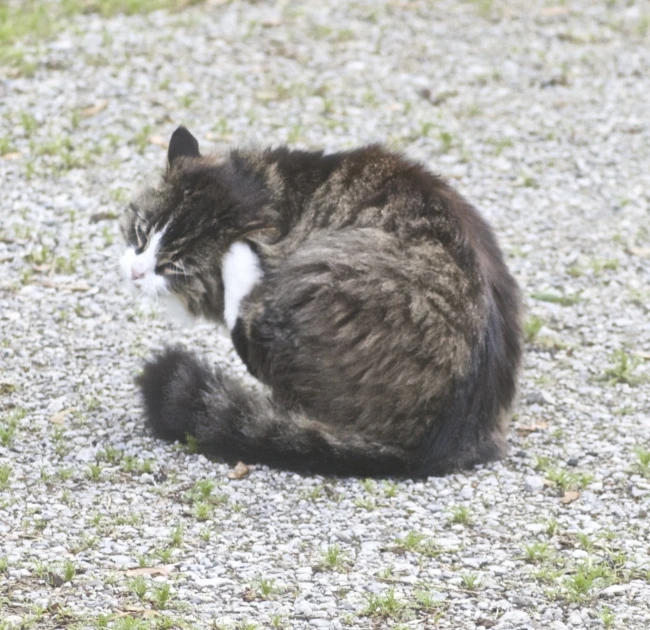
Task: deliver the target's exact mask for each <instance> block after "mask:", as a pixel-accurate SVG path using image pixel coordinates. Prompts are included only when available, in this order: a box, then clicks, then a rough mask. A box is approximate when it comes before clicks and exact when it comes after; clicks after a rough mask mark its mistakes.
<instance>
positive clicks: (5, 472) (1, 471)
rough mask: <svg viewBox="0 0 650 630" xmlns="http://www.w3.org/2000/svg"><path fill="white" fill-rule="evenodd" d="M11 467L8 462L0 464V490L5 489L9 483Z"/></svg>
mask: <svg viewBox="0 0 650 630" xmlns="http://www.w3.org/2000/svg"><path fill="white" fill-rule="evenodd" d="M11 473H12V468H11V466H10V465H9V464H0V490H7V489H8V488H9V485H10V481H9V480H10V479H11Z"/></svg>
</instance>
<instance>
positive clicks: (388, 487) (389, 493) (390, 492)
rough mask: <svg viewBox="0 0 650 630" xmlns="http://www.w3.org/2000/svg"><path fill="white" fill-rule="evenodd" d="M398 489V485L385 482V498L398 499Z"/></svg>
mask: <svg viewBox="0 0 650 630" xmlns="http://www.w3.org/2000/svg"><path fill="white" fill-rule="evenodd" d="M398 488H399V486H398V485H397V484H396V483H391V482H390V481H384V496H385V497H386V498H388V499H392V498H394V497H396V496H397V490H398Z"/></svg>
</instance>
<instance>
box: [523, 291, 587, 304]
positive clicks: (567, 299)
mask: <svg viewBox="0 0 650 630" xmlns="http://www.w3.org/2000/svg"><path fill="white" fill-rule="evenodd" d="M531 297H532V298H533V300H538V301H539V302H550V303H551V304H559V305H560V306H573V305H575V304H577V303H578V302H580V297H579V296H577V295H557V294H555V293H545V292H538V293H533V294H532V295H531Z"/></svg>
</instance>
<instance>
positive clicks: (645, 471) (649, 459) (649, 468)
mask: <svg viewBox="0 0 650 630" xmlns="http://www.w3.org/2000/svg"><path fill="white" fill-rule="evenodd" d="M634 452H635V453H636V456H637V462H636V468H637V470H638V471H639V473H641V474H642V475H643V476H644V477H650V451H649V450H646V449H644V448H641V447H640V446H639V447H638V448H637V449H636V450H635V451H634Z"/></svg>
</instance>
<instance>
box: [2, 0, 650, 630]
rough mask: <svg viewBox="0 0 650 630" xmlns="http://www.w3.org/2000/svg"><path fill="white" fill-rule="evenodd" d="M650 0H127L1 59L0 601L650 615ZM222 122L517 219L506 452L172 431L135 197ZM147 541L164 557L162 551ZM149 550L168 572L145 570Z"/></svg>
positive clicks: (263, 618)
mask: <svg viewBox="0 0 650 630" xmlns="http://www.w3.org/2000/svg"><path fill="white" fill-rule="evenodd" d="M649 19H650V5H649V4H648V2H640V1H637V2H634V0H630V1H626V2H616V1H610V2H605V1H598V2H595V1H594V0H575V1H574V0H570V1H568V2H562V1H560V0H558V1H557V3H555V4H553V3H543V2H534V3H533V2H529V1H528V0H518V1H515V0H503V1H500V2H490V1H487V0H483V1H474V2H470V1H465V2H463V1H460V0H440V1H438V2H435V3H434V2H428V1H426V0H411V1H409V2H406V1H397V0H393V1H388V0H361V1H357V2H354V3H353V2H336V3H335V2H333V1H329V2H320V3H316V2H307V1H302V2H286V1H285V2H277V3H269V2H264V1H260V2H224V1H219V0H212V1H211V2H208V3H207V4H202V5H199V6H194V7H190V8H187V9H186V10H183V11H181V12H178V13H166V12H156V13H152V14H149V15H134V16H130V17H125V16H116V17H113V18H111V19H102V18H100V17H98V16H97V15H92V14H91V15H79V16H77V17H75V18H72V19H70V20H69V21H68V23H67V26H66V28H65V29H64V30H63V31H62V32H61V33H59V35H58V37H57V38H56V39H54V40H53V41H50V42H46V43H43V42H41V43H40V44H38V45H31V46H27V45H26V44H25V45H23V46H19V50H21V51H22V56H21V64H20V65H19V66H18V67H17V68H5V69H4V70H0V77H2V78H1V79H0V112H1V113H2V120H1V121H0V153H3V154H4V156H3V158H1V159H0V174H1V177H2V182H3V185H2V196H1V197H2V198H1V200H0V326H1V327H0V356H1V357H2V363H1V368H0V369H1V372H0V628H1V629H3V630H5V629H6V628H8V627H20V628H28V627H29V628H38V629H45V630H47V629H51V628H52V629H53V628H66V627H74V628H103V627H109V628H116V629H121V630H126V629H129V628H130V629H131V630H134V629H135V630H144V629H145V628H150V629H153V628H177V627H178V628H197V629H198V628H201V629H202V628H232V629H234V628H239V629H240V630H243V629H244V628H247V629H252V628H254V627H256V628H258V629H261V628H295V629H301V630H302V629H307V628H333V629H338V628H386V627H394V628H397V627H400V628H434V627H439V628H448V629H453V630H465V629H473V628H498V629H501V628H503V629H506V628H539V629H544V630H546V629H550V630H561V629H563V628H621V629H626V630H641V629H643V630H645V629H646V628H648V627H650V604H649V602H650V555H649V554H650V533H649V527H648V512H649V510H650V452H649V449H650V419H649V418H650V369H649V368H650V363H649V362H648V360H649V359H650V324H649V321H650V320H649V317H648V314H649V310H650V309H649V307H648V304H649V297H650V229H649V227H650V223H649V221H648V219H649V213H648V209H649V201H650V197H649V191H650V168H649V165H650V127H649V123H650V111H649V110H650V100H649V99H648V92H649V87H650V82H649V81H648V75H647V69H648V67H649V66H650V46H649V45H648V43H649V36H648V24H649ZM181 122H183V123H185V124H187V125H188V126H189V127H190V128H191V130H192V131H193V132H194V133H195V134H196V135H197V136H198V137H199V138H200V140H201V143H202V146H203V148H204V149H216V148H219V147H221V146H225V145H226V144H230V143H239V144H252V143H255V144H264V143H273V144H279V143H285V142H289V143H291V144H293V145H297V146H310V147H325V148H328V149H339V148H346V147H352V146H355V145H358V144H361V143H366V142H369V141H382V142H386V143H388V144H389V145H390V146H392V147H395V148H398V149H399V150H403V151H404V152H406V153H408V154H409V155H411V156H414V157H416V158H419V159H421V160H423V161H425V162H426V163H427V164H429V165H430V166H431V168H433V169H434V170H436V171H437V172H440V173H441V174H443V175H444V176H446V177H448V178H449V179H450V180H451V181H452V182H453V183H454V184H455V185H456V186H457V187H458V188H459V189H460V190H461V191H462V192H463V193H464V194H465V195H466V196H468V197H469V198H470V199H471V200H473V201H474V202H475V203H476V205H478V206H479V207H480V208H481V209H482V211H483V212H484V213H485V215H486V216H487V217H488V218H489V219H490V221H491V222H492V223H493V225H494V226H495V228H496V230H497V232H498V234H499V237H500V240H501V243H502V245H503V247H504V249H505V251H506V252H507V255H508V259H509V263H510V265H511V267H512V269H513V271H514V273H515V275H516V276H517V278H518V279H519V281H520V283H521V285H522V288H523V291H524V294H525V299H526V304H527V309H528V313H527V321H526V331H527V336H528V343H527V356H526V362H525V363H526V364H525V369H524V371H523V374H522V378H521V394H520V399H519V402H518V404H517V409H516V416H515V418H514V420H513V423H512V427H511V430H510V433H509V440H510V443H511V455H510V456H509V457H508V458H507V459H506V460H505V461H503V462H501V463H498V464H495V465H491V466H487V467H484V468H480V469H477V470H474V471H471V472H468V473H465V474H458V475H453V476H449V477H446V478H442V479H429V480H427V481H426V482H418V483H413V482H397V483H393V482H390V481H386V482H370V481H362V480H332V479H326V478H322V477H301V476H298V475H295V474H288V473H284V472H278V471H274V470H269V469H267V468H265V467H256V468H252V469H251V470H250V472H249V474H248V475H247V476H244V477H243V478H240V479H232V478H230V477H229V476H228V473H229V472H231V473H232V471H231V470H230V469H229V468H228V467H227V466H225V465H223V464H220V463H216V462H212V461H209V460H208V459H206V458H205V457H203V456H200V455H197V454H195V453H192V452H190V451H189V450H188V448H187V447H181V446H178V445H167V444H164V443H162V442H159V441H157V440H154V439H152V437H151V436H150V435H149V434H148V432H147V431H146V430H145V429H144V428H143V426H142V422H141V409H140V405H139V402H138V399H137V396H136V392H135V389H134V385H133V376H134V375H135V374H136V373H137V371H138V369H139V367H140V365H141V363H142V360H143V358H144V357H146V356H147V355H149V353H150V352H151V351H152V350H153V349H156V348H159V347H161V346H163V345H164V344H167V343H172V342H180V343H183V344H186V345H187V346H189V347H192V348H196V349H198V350H199V351H201V352H202V353H204V354H206V355H208V356H209V357H211V358H212V359H213V360H214V361H218V362H222V363H228V364H229V365H230V366H231V368H232V370H234V371H242V366H241V365H240V364H239V362H238V361H237V358H236V356H235V354H234V351H233V349H232V347H231V345H230V342H229V340H228V339H227V338H226V336H225V335H224V334H223V333H222V332H220V331H218V330H215V329H214V328H213V327H211V326H208V325H205V324H201V325H198V326H197V327H195V328H191V329H180V328H178V327H177V326H175V325H173V324H170V323H167V322H166V321H165V320H164V319H163V318H162V317H161V316H160V315H159V314H158V313H157V310H156V307H155V305H142V304H137V303H135V302H134V301H133V298H131V297H130V296H129V295H127V293H126V292H125V290H124V289H123V288H122V286H121V285H120V283H119V278H118V274H117V258H118V256H119V255H120V253H121V239H120V235H119V229H118V221H117V216H118V214H119V213H120V212H121V208H122V207H123V205H124V202H125V200H126V199H127V198H128V197H129V195H130V194H131V192H132V190H133V189H134V188H135V187H136V186H137V185H138V184H139V183H141V182H144V181H146V180H147V179H148V178H152V177H154V176H155V173H156V172H157V170H159V169H160V168H161V167H162V166H163V164H164V160H165V154H164V144H165V140H166V139H167V138H168V137H169V134H170V133H171V131H172V130H173V129H174V127H175V126H176V125H177V124H179V123H181ZM135 569H141V571H139V572H138V571H134V570H135ZM138 573H141V574H142V575H138Z"/></svg>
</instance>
